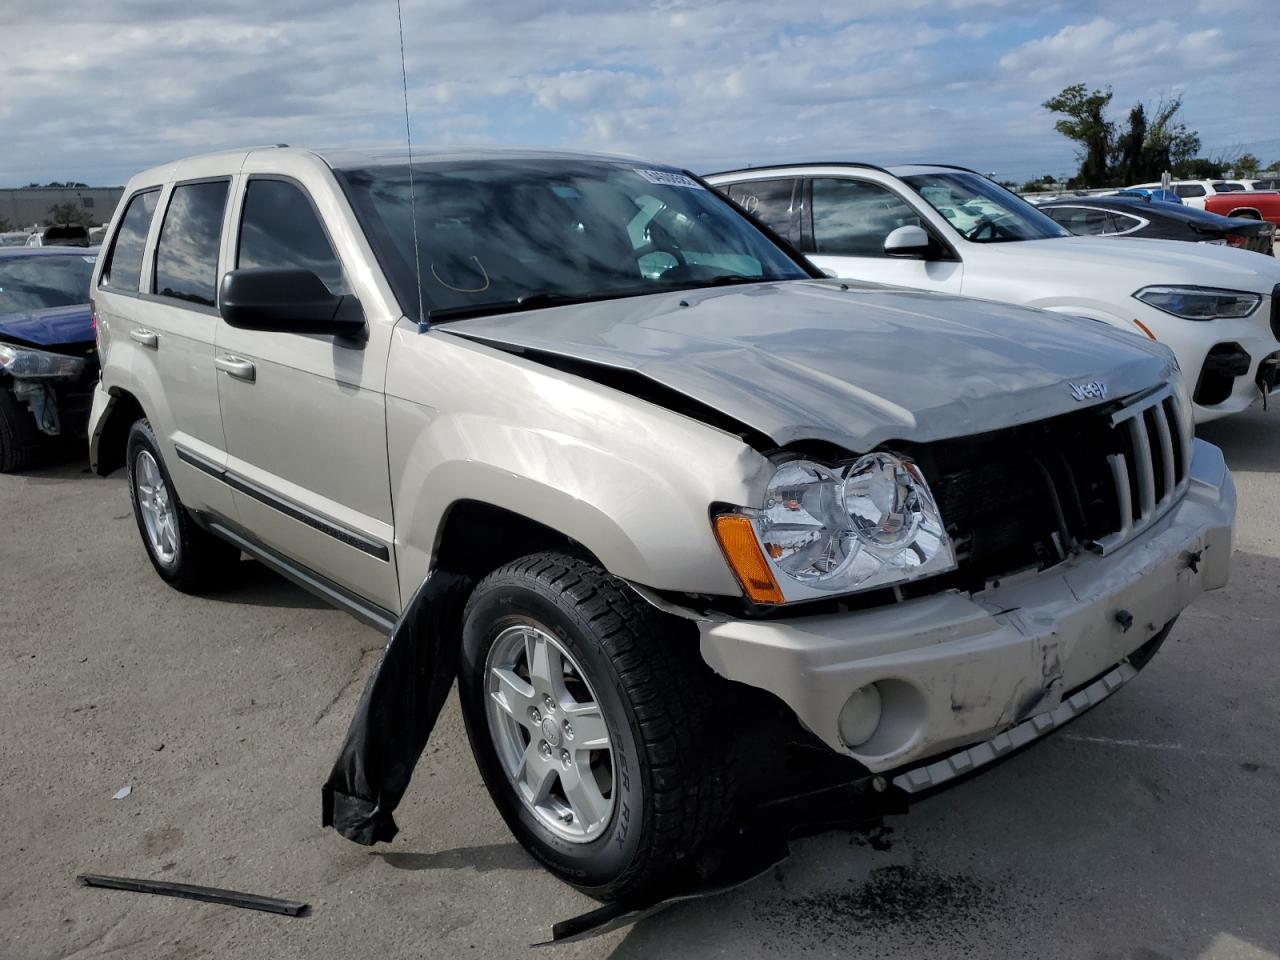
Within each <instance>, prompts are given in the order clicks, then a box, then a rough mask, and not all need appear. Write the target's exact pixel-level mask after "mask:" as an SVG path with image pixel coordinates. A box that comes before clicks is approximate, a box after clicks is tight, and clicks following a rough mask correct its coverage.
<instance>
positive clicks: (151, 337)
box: [129, 327, 160, 350]
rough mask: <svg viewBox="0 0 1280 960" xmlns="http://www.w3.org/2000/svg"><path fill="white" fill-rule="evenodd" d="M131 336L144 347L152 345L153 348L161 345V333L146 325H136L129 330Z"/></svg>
mask: <svg viewBox="0 0 1280 960" xmlns="http://www.w3.org/2000/svg"><path fill="white" fill-rule="evenodd" d="M129 336H130V337H132V338H133V339H134V340H137V341H138V342H139V343H140V344H142V345H143V346H144V347H150V348H151V349H152V350H154V349H156V348H157V347H158V346H160V335H159V334H158V333H156V332H155V331H154V330H148V329H147V328H146V327H134V328H133V329H132V330H130V331H129Z"/></svg>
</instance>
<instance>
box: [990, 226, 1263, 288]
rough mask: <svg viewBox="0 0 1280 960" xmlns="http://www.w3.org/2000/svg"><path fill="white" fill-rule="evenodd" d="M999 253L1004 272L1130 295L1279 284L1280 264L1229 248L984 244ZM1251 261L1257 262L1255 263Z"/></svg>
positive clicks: (1062, 241) (1092, 240)
mask: <svg viewBox="0 0 1280 960" xmlns="http://www.w3.org/2000/svg"><path fill="white" fill-rule="evenodd" d="M986 249H988V250H990V251H991V252H992V253H993V254H994V253H997V252H998V253H999V256H1000V263H999V267H1000V270H1001V271H1002V272H1004V271H1007V270H1020V269H1024V266H1023V265H1025V269H1027V270H1035V271H1037V273H1043V272H1044V269H1045V268H1050V269H1051V270H1052V271H1054V272H1055V273H1056V272H1061V273H1062V274H1064V275H1066V276H1070V277H1072V278H1076V279H1078V278H1079V277H1081V276H1088V277H1089V281H1088V282H1089V283H1090V284H1093V283H1096V282H1097V281H1098V280H1100V279H1106V280H1108V281H1111V280H1117V281H1122V285H1123V286H1124V289H1125V290H1127V291H1128V292H1133V291H1136V290H1139V289H1141V288H1142V287H1149V286H1153V285H1155V284H1189V285H1192V286H1197V287H1222V288H1224V289H1227V290H1246V291H1249V292H1252V293H1262V294H1270V293H1271V291H1272V289H1273V288H1274V287H1275V286H1276V285H1277V284H1280V261H1277V260H1276V259H1275V258H1267V257H1258V256H1242V255H1241V251H1239V250H1233V249H1232V248H1230V247H1215V246H1209V245H1206V244H1198V243H1187V242H1186V241H1185V240H1151V239H1147V240H1143V239H1139V238H1137V237H1053V238H1050V239H1048V240H1023V241H1020V242H1015V243H1000V244H987V245H986ZM1253 261H1257V262H1256V263H1255V262H1253Z"/></svg>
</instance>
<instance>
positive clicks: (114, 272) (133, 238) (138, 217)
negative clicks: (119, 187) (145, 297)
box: [98, 187, 160, 293]
mask: <svg viewBox="0 0 1280 960" xmlns="http://www.w3.org/2000/svg"><path fill="white" fill-rule="evenodd" d="M159 199H160V188H159V187H157V188H156V189H155V190H147V191H146V192H144V193H139V194H136V195H135V196H134V198H133V199H132V200H130V201H129V206H127V207H125V211H124V216H123V217H121V218H120V229H119V230H117V231H116V235H115V237H114V238H113V239H112V241H111V249H109V250H108V251H107V259H106V263H105V264H104V266H103V268H102V279H101V280H100V281H99V283H98V285H99V286H101V287H105V288H106V289H108V290H119V291H121V292H124V293H137V292H138V283H139V281H140V280H141V278H142V255H143V252H144V251H145V249H146V246H147V234H148V233H149V232H150V230H151V218H152V217H153V216H155V212H156V203H157V201H159Z"/></svg>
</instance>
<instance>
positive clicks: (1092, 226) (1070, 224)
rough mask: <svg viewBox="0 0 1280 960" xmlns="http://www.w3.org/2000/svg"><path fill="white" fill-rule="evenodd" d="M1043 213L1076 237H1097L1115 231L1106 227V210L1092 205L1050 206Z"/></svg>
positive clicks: (1107, 225)
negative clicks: (1097, 208)
mask: <svg viewBox="0 0 1280 960" xmlns="http://www.w3.org/2000/svg"><path fill="white" fill-rule="evenodd" d="M1045 213H1047V214H1049V216H1050V217H1052V218H1053V219H1054V220H1055V221H1057V222H1058V223H1060V224H1062V225H1063V226H1064V227H1066V228H1067V229H1068V230H1070V231H1071V232H1072V233H1074V234H1075V235H1076V236H1078V237H1097V236H1101V235H1102V234H1104V233H1114V232H1116V231H1114V230H1110V229H1108V227H1109V222H1108V219H1107V213H1106V211H1104V210H1096V209H1094V208H1093V207H1050V208H1049V209H1048V210H1046V211H1045Z"/></svg>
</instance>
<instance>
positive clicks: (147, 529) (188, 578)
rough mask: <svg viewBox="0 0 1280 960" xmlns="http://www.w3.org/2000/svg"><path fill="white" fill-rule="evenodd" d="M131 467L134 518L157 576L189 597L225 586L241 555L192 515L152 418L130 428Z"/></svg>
mask: <svg viewBox="0 0 1280 960" xmlns="http://www.w3.org/2000/svg"><path fill="white" fill-rule="evenodd" d="M126 463H127V465H128V470H129V497H130V499H131V500H132V501H133V516H134V519H135V520H136V521H137V524H138V533H139V534H141V535H142V544H143V546H144V547H146V549H147V556H148V557H149V558H150V559H151V565H152V566H153V567H155V570H156V573H158V574H160V576H161V578H162V579H164V581H165V582H166V583H168V584H169V585H170V586H173V587H176V588H177V589H179V590H182V591H184V592H185V593H202V592H205V591H207V590H211V589H214V588H216V587H219V586H222V585H223V584H224V583H225V582H226V580H227V578H228V577H229V575H230V573H231V572H232V571H233V570H234V569H235V565H236V563H237V562H238V561H239V559H240V551H239V550H237V549H236V548H235V547H233V546H231V544H229V543H227V542H225V541H223V540H220V539H218V538H217V537H215V536H214V535H213V534H211V533H209V532H208V531H206V530H204V529H202V528H201V527H200V526H199V525H198V524H197V523H196V522H195V520H194V519H193V518H192V516H191V514H190V513H188V512H187V508H186V507H184V506H183V505H182V501H181V500H180V499H179V498H178V492H177V490H175V489H174V486H173V481H172V480H170V478H169V471H168V470H166V469H165V466H164V459H163V458H162V457H161V455H160V445H159V443H157V442H156V435H155V432H154V431H153V430H152V429H151V424H150V423H148V422H147V421H146V420H139V421H137V422H136V423H135V424H134V425H133V426H132V427H130V428H129V439H128V443H127V458H126Z"/></svg>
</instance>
